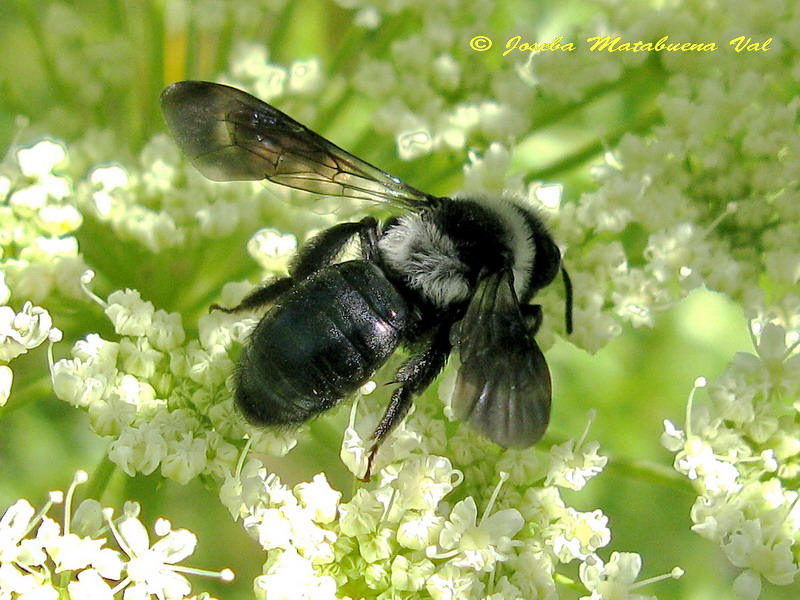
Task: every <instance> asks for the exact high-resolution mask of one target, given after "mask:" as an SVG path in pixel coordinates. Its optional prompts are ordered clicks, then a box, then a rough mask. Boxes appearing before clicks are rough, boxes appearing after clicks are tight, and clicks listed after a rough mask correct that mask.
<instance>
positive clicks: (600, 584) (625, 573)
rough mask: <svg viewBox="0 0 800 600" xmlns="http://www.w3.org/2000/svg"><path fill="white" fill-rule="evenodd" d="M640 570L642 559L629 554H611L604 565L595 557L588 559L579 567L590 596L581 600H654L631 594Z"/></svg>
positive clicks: (653, 599) (651, 597)
mask: <svg viewBox="0 0 800 600" xmlns="http://www.w3.org/2000/svg"><path fill="white" fill-rule="evenodd" d="M641 569H642V557H641V556H639V555H638V554H633V553H630V552H613V553H612V554H611V559H610V560H609V561H608V562H607V563H605V564H604V563H603V561H602V560H600V558H599V557H598V556H597V555H593V556H590V557H588V558H587V559H586V562H584V563H582V564H581V566H580V577H581V582H582V583H583V585H585V586H586V589H588V590H589V591H590V592H591V596H583V597H582V598H581V600H655V596H644V595H642V594H634V593H631V589H632V588H633V587H635V586H634V585H633V584H634V581H636V578H637V577H638V576H639V571H641Z"/></svg>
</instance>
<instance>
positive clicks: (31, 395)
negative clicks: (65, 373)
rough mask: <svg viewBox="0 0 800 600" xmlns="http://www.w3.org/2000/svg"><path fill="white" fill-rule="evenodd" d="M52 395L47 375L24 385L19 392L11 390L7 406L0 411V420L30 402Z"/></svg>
mask: <svg viewBox="0 0 800 600" xmlns="http://www.w3.org/2000/svg"><path fill="white" fill-rule="evenodd" d="M52 393H53V388H52V387H51V384H50V375H49V374H48V375H45V376H43V377H39V378H37V379H35V380H33V381H30V382H28V383H26V384H25V386H24V387H22V388H21V389H19V390H14V389H13V388H12V390H11V397H10V399H9V401H8V404H6V406H4V407H3V408H2V409H0V419H2V417H3V416H5V415H7V414H9V413H11V412H13V411H15V410H18V409H20V408H22V407H24V406H26V405H27V404H29V403H31V402H34V401H38V400H41V399H42V398H46V397H48V396H50V395H52Z"/></svg>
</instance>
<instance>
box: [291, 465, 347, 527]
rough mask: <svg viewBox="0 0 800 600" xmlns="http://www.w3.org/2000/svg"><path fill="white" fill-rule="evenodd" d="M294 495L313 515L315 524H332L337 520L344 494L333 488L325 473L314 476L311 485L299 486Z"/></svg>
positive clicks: (301, 484) (302, 484)
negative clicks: (339, 505)
mask: <svg viewBox="0 0 800 600" xmlns="http://www.w3.org/2000/svg"><path fill="white" fill-rule="evenodd" d="M294 493H295V496H297V499H298V500H299V501H300V504H302V505H303V507H305V508H306V510H308V511H309V512H310V513H311V518H312V519H313V520H314V521H315V522H317V523H331V522H332V521H333V520H334V519H336V512H337V506H338V504H339V500H341V498H342V493H341V492H337V491H336V490H334V489H333V488H331V486H330V485H329V484H328V480H327V479H326V478H325V475H324V474H323V473H319V474H317V475H314V478H313V479H312V480H311V483H299V484H297V486H295V488H294Z"/></svg>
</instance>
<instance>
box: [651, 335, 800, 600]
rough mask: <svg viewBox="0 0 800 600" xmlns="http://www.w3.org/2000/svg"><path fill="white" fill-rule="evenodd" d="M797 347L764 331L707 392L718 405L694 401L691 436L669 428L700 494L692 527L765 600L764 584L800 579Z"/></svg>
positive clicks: (741, 584) (672, 445) (740, 585)
mask: <svg viewBox="0 0 800 600" xmlns="http://www.w3.org/2000/svg"><path fill="white" fill-rule="evenodd" d="M798 339H800V338H798V336H797V335H796V332H793V333H791V334H788V335H787V332H786V330H785V329H784V328H783V327H780V326H778V325H775V324H771V323H770V324H767V325H765V326H764V328H763V329H762V330H761V335H760V338H759V340H758V343H757V347H756V351H757V354H756V355H753V354H745V353H740V354H737V355H736V356H735V357H734V359H733V361H732V362H731V363H730V364H729V365H728V368H727V369H726V370H725V372H724V373H723V374H722V375H721V376H720V377H719V379H717V380H716V381H715V382H714V383H713V384H711V385H710V386H709V387H708V395H709V398H710V403H709V404H708V405H702V406H697V405H693V402H691V401H690V403H689V407H688V409H687V415H686V426H685V430H681V429H679V428H678V427H677V426H675V425H674V424H673V423H671V422H669V421H667V422H666V423H665V425H666V432H665V434H664V437H663V443H664V445H665V446H666V447H667V448H668V449H670V450H672V451H673V452H675V453H676V455H675V469H676V470H678V471H679V472H680V473H682V474H683V475H685V476H686V477H687V478H688V479H689V480H690V481H691V482H692V484H693V485H694V488H695V490H696V492H697V494H698V497H697V501H696V502H695V504H694V506H693V508H692V512H691V516H692V521H693V522H694V526H693V527H692V529H693V530H694V531H695V532H697V533H698V534H699V535H701V536H703V537H704V538H706V539H708V540H711V541H712V542H714V543H716V544H718V545H719V546H720V548H722V550H723V552H724V553H725V556H726V557H727V558H728V560H729V561H730V562H731V564H733V565H734V566H736V567H738V568H740V569H742V571H741V574H740V575H739V577H738V578H737V579H736V582H735V588H736V591H737V593H738V594H739V595H740V596H741V597H743V598H749V599H754V598H758V596H759V594H760V593H761V578H764V579H767V580H768V581H769V582H771V583H773V584H776V585H788V584H790V583H792V582H793V581H795V578H796V577H797V574H798V571H800V544H798V542H797V540H798V534H799V533H800V507H798V500H800V494H798V491H797V485H796V482H797V477H798V473H800V441H798V440H800V425H798V418H797V413H798V411H800V353H798V352H797V351H796V350H797V346H798ZM787 343H788V347H787ZM705 384H706V382H705V381H704V380H701V381H699V382H697V385H698V387H699V386H705ZM693 396H694V392H693V393H692V398H693Z"/></svg>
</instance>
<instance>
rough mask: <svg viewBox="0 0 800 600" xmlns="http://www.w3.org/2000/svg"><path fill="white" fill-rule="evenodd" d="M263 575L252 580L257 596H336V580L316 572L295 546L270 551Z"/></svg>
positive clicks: (296, 599)
mask: <svg viewBox="0 0 800 600" xmlns="http://www.w3.org/2000/svg"><path fill="white" fill-rule="evenodd" d="M264 567H265V572H264V575H261V576H259V577H256V579H255V581H254V582H253V583H254V588H255V593H256V598H258V599H259V600H336V598H337V595H336V580H335V579H333V578H332V577H329V576H318V575H317V574H316V573H315V572H314V568H313V566H312V564H311V562H310V561H308V560H306V559H305V558H303V557H302V556H301V555H300V554H299V553H298V552H297V550H295V549H294V548H293V547H291V546H288V547H287V548H286V549H284V550H281V551H276V552H274V553H271V554H270V556H269V558H268V560H267V563H266V564H265V565H264Z"/></svg>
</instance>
